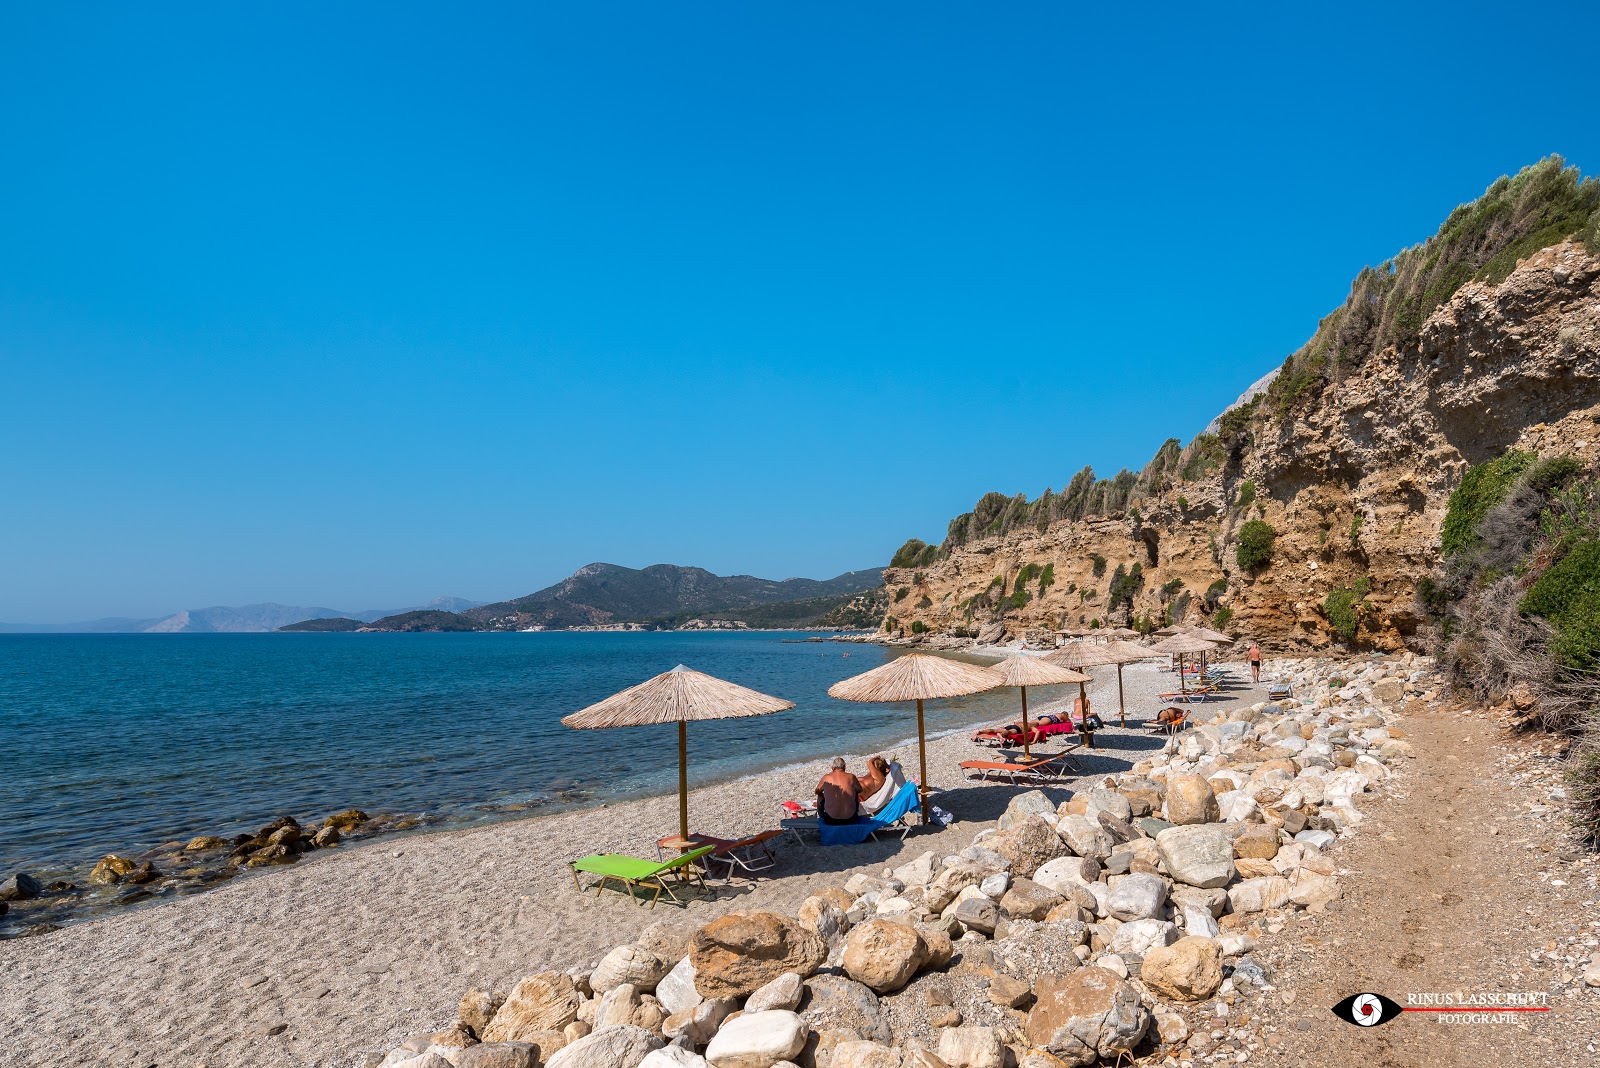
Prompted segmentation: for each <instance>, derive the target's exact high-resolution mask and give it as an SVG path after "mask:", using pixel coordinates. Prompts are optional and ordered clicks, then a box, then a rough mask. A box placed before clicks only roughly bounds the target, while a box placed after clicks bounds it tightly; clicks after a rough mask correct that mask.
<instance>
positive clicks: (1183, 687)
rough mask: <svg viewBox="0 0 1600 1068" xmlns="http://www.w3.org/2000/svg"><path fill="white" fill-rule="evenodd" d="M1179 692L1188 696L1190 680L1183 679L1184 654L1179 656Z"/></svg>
mask: <svg viewBox="0 0 1600 1068" xmlns="http://www.w3.org/2000/svg"><path fill="white" fill-rule="evenodd" d="M1178 692H1179V693H1182V694H1188V692H1189V680H1188V679H1186V678H1184V677H1183V654H1182V653H1179V654H1178Z"/></svg>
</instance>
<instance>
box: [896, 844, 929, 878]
mask: <svg viewBox="0 0 1600 1068" xmlns="http://www.w3.org/2000/svg"><path fill="white" fill-rule="evenodd" d="M936 863H937V862H936V859H935V857H934V855H933V851H932V850H929V851H928V852H926V853H924V854H922V856H920V857H918V858H917V859H916V860H913V861H912V862H911V863H909V864H902V865H900V866H899V867H898V868H896V869H895V870H894V877H895V878H896V879H898V880H899V881H900V882H901V883H903V884H904V885H906V886H927V885H928V884H929V883H930V882H932V881H933V876H934V872H935V869H936Z"/></svg>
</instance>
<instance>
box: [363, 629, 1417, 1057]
mask: <svg viewBox="0 0 1600 1068" xmlns="http://www.w3.org/2000/svg"><path fill="white" fill-rule="evenodd" d="M1279 673H1280V675H1281V674H1284V673H1287V674H1289V675H1290V676H1291V678H1292V681H1293V683H1294V687H1295V699H1294V700H1293V701H1286V702H1284V703H1282V704H1268V703H1261V704H1255V705H1251V706H1249V707H1240V708H1231V709H1227V710H1225V711H1211V710H1207V709H1205V708H1204V706H1197V707H1196V708H1195V709H1194V710H1193V711H1192V713H1191V721H1192V722H1194V724H1195V726H1194V727H1193V728H1192V729H1190V730H1187V731H1185V732H1183V733H1182V734H1181V735H1179V736H1178V737H1177V738H1176V739H1173V740H1172V741H1171V742H1169V744H1168V746H1167V748H1166V750H1165V751H1164V752H1162V753H1160V754H1159V755H1156V756H1153V757H1151V758H1149V759H1146V760H1142V761H1140V762H1139V763H1137V764H1135V765H1134V766H1133V768H1132V769H1131V770H1130V771H1129V772H1128V773H1126V774H1123V775H1119V776H1114V777H1108V778H1106V779H1104V780H1103V781H1101V782H1099V783H1097V784H1095V785H1093V786H1091V787H1089V788H1086V789H1082V790H1080V791H1079V792H1078V793H1076V794H1075V795H1074V796H1073V797H1072V798H1071V799H1070V800H1068V801H1066V802H1064V803H1061V804H1059V805H1057V804H1054V803H1052V802H1051V800H1050V799H1049V798H1047V797H1046V796H1045V795H1044V794H1043V793H1042V792H1039V791H1026V792H1022V793H1019V794H1017V795H1016V796H1015V797H1013V798H1012V799H1011V801H1010V804H1009V805H1008V807H1007V809H1006V812H1005V814H1004V816H1002V817H1001V819H1000V820H999V821H998V824H997V826H996V828H994V829H992V830H986V831H984V832H982V833H980V834H979V835H978V836H977V837H976V838H975V840H973V841H972V842H971V843H970V844H969V845H967V846H966V847H965V848H963V849H961V850H960V851H959V852H956V853H953V854H950V855H945V856H941V855H939V854H937V853H934V852H927V853H923V854H922V855H921V856H918V857H916V858H915V859H912V860H910V861H909V862H907V863H903V864H901V865H899V866H897V867H893V868H890V869H887V870H885V871H883V872H882V873H881V874H879V875H866V874H856V875H853V876H851V877H850V878H849V879H848V880H847V881H846V882H845V884H844V885H843V886H842V887H831V888H828V889H825V890H822V891H819V892H817V893H814V894H812V895H811V896H810V897H809V898H807V899H806V901H805V902H804V903H803V904H802V905H801V906H800V908H799V910H798V915H797V916H796V917H795V918H792V919H791V918H789V917H786V916H780V915H777V914H775V913H770V912H742V913H730V914H728V915H725V916H722V917H720V918H719V919H716V920H714V921H712V922H711V923H709V924H706V925H705V926H703V927H700V928H698V929H690V928H688V927H687V926H686V925H679V924H672V923H658V924H656V925H655V926H654V927H651V928H649V929H648V930H646V931H645V932H644V933H643V934H642V935H641V937H640V939H639V941H638V942H636V943H633V944H629V945H624V946H618V947H616V948H615V949H613V950H611V951H610V952H609V953H608V954H606V956H605V957H604V958H602V959H601V960H600V961H599V963H598V964H596V965H595V966H594V967H592V968H575V969H572V970H570V971H567V972H557V971H549V972H541V973H539V974H536V975H532V976H529V977H527V978H526V979H524V980H522V982H521V983H519V984H518V985H517V987H516V988H515V989H514V990H513V991H512V992H511V993H510V994H509V995H506V994H502V993H499V992H490V991H469V992H468V993H467V994H466V995H465V997H463V999H462V1002H461V1006H460V1020H459V1021H458V1022H457V1023H456V1024H455V1025H454V1026H453V1027H451V1028H448V1029H446V1030H445V1031H441V1032H436V1033H432V1034H427V1035H422V1036H419V1037H417V1038H414V1039H412V1040H410V1041H408V1042H406V1043H404V1044H402V1045H401V1046H400V1047H398V1048H396V1049H394V1050H391V1051H390V1052H389V1053H388V1054H387V1055H386V1056H381V1057H380V1056H378V1055H376V1054H374V1055H372V1056H371V1057H370V1059H369V1062H368V1063H369V1066H375V1068H451V1066H454V1068H485V1066H490V1065H493V1066H507V1068H511V1066H515V1068H535V1066H537V1065H545V1064H548V1065H550V1066H552V1068H791V1066H792V1065H797V1066H799V1068H1003V1066H1004V1065H1005V1064H1007V1063H1013V1062H1014V1063H1015V1064H1016V1065H1018V1066H1019V1068H1059V1066H1061V1065H1073V1066H1076V1065H1088V1064H1092V1063H1094V1062H1096V1061H1098V1060H1102V1059H1111V1060H1114V1059H1117V1058H1119V1057H1124V1056H1128V1057H1142V1056H1145V1055H1147V1054H1150V1053H1153V1052H1157V1051H1159V1050H1160V1049H1161V1048H1163V1047H1165V1048H1167V1049H1168V1050H1169V1051H1175V1050H1176V1049H1177V1047H1179V1046H1181V1045H1182V1044H1183V1043H1184V1042H1185V1040H1186V1039H1188V1037H1189V1029H1188V1024H1187V1023H1186V1022H1185V1019H1184V1016H1183V1013H1182V1012H1180V1011H1177V1010H1178V1009H1180V1008H1183V1007H1190V1008H1191V1009H1198V1008H1201V1007H1202V1003H1207V1002H1210V1001H1212V1000H1213V999H1215V1003H1214V1005H1211V1006H1206V1007H1205V1011H1206V1012H1207V1013H1208V1014H1209V1015H1211V1016H1213V1017H1220V1016H1225V1015H1226V1014H1227V1010H1228V1005H1229V1004H1231V1003H1232V1002H1234V1001H1235V1000H1237V999H1238V998H1241V997H1250V996H1260V995H1261V994H1262V993H1264V992H1266V991H1268V990H1270V989H1272V988H1271V985H1270V979H1269V977H1268V976H1267V974H1266V972H1265V970H1264V969H1263V968H1262V967H1261V966H1260V965H1259V964H1258V963H1257V962H1256V961H1255V960H1254V959H1253V958H1252V957H1251V956H1250V953H1251V950H1252V949H1254V948H1255V946H1256V944H1257V943H1256V935H1255V934H1252V933H1251V931H1256V932H1257V933H1259V934H1261V935H1263V936H1264V935H1265V933H1266V932H1267V931H1274V930H1276V929H1277V922H1278V920H1279V919H1281V918H1282V917H1283V916H1285V915H1286V914H1288V913H1289V912H1292V911H1293V910H1297V909H1317V910H1320V909H1323V908H1326V907H1327V905H1328V904H1329V903H1330V902H1332V901H1334V900H1335V899H1336V898H1337V897H1338V895H1339V879H1338V874H1337V869H1336V867H1335V865H1334V863H1333V861H1332V860H1331V858H1330V857H1329V856H1328V850H1329V849H1330V848H1331V847H1332V846H1333V845H1334V844H1335V843H1336V842H1337V841H1338V839H1339V838H1340V837H1341V836H1345V835H1349V834H1352V833H1354V832H1355V831H1356V829H1357V828H1358V827H1359V826H1360V824H1361V822H1362V816H1361V812H1360V810H1359V809H1358V808H1357V804H1356V802H1357V799H1358V798H1360V797H1361V796H1362V795H1363V794H1364V793H1366V792H1367V791H1368V790H1370V789H1373V788H1375V787H1377V786H1379V785H1381V784H1382V783H1383V782H1385V781H1386V780H1387V779H1388V778H1389V777H1390V776H1391V775H1392V774H1393V768H1394V766H1395V764H1396V762H1397V761H1400V760H1402V759H1403V758H1405V757H1406V756H1407V755H1408V752H1409V746H1408V743H1407V741H1406V739H1405V736H1404V733H1403V732H1402V731H1401V730H1400V729H1399V727H1397V726H1396V725H1395V721H1396V719H1397V713H1398V706H1399V705H1400V704H1401V703H1402V702H1403V701H1404V700H1406V698H1407V697H1408V695H1414V694H1417V693H1419V692H1421V691H1422V690H1423V689H1424V688H1425V686H1426V680H1427V679H1428V678H1429V675H1428V671H1427V667H1426V665H1424V664H1422V663H1420V662H1418V661H1417V660H1416V659H1415V658H1412V657H1406V658H1403V659H1400V660H1386V661H1372V662H1370V663H1368V662H1354V663H1352V662H1348V661H1347V662H1342V663H1332V664H1330V663H1329V662H1313V661H1303V662H1301V661H1297V662H1292V663H1289V664H1286V665H1282V666H1281V668H1280V672H1279ZM1263 924H1265V930H1264V931H1263V930H1262V926H1263ZM978 990H981V991H982V997H981V1000H980V999H979V998H977V997H975V996H974V991H978ZM979 1020H981V1021H982V1022H981V1023H980V1022H978V1021H979Z"/></svg>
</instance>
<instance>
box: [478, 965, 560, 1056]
mask: <svg viewBox="0 0 1600 1068" xmlns="http://www.w3.org/2000/svg"><path fill="white" fill-rule="evenodd" d="M582 1000H583V997H582V995H580V994H579V993H578V989H577V987H575V986H574V985H573V983H572V977H571V976H569V975H564V974H562V973H561V972H540V973H538V974H537V975H530V976H528V977H527V978H526V979H524V980H522V982H520V983H518V984H517V985H516V988H515V989H513V990H512V991H511V996H510V997H508V998H506V1000H505V1003H504V1004H502V1005H501V1006H500V1008H499V1010H498V1011H496V1012H495V1014H494V1018H493V1019H491V1020H490V1021H489V1024H488V1026H487V1027H485V1028H484V1029H483V1031H482V1032H481V1033H480V1034H479V1035H478V1037H479V1038H481V1039H483V1041H485V1042H519V1041H532V1039H528V1038H526V1037H525V1036H526V1035H528V1034H530V1033H532V1032H536V1031H559V1030H561V1029H562V1028H563V1027H566V1026H567V1025H568V1024H569V1023H571V1022H572V1021H574V1020H576V1019H577V1018H578V1005H579V1004H580V1003H581V1002H582Z"/></svg>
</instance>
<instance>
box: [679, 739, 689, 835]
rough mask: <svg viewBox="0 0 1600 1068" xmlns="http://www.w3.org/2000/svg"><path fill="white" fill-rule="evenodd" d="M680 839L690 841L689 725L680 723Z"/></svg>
mask: <svg viewBox="0 0 1600 1068" xmlns="http://www.w3.org/2000/svg"><path fill="white" fill-rule="evenodd" d="M678 837H679V838H682V839H683V840H684V841H688V840H689V724H687V723H685V722H684V721H683V720H681V719H680V720H679V721H678Z"/></svg>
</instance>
